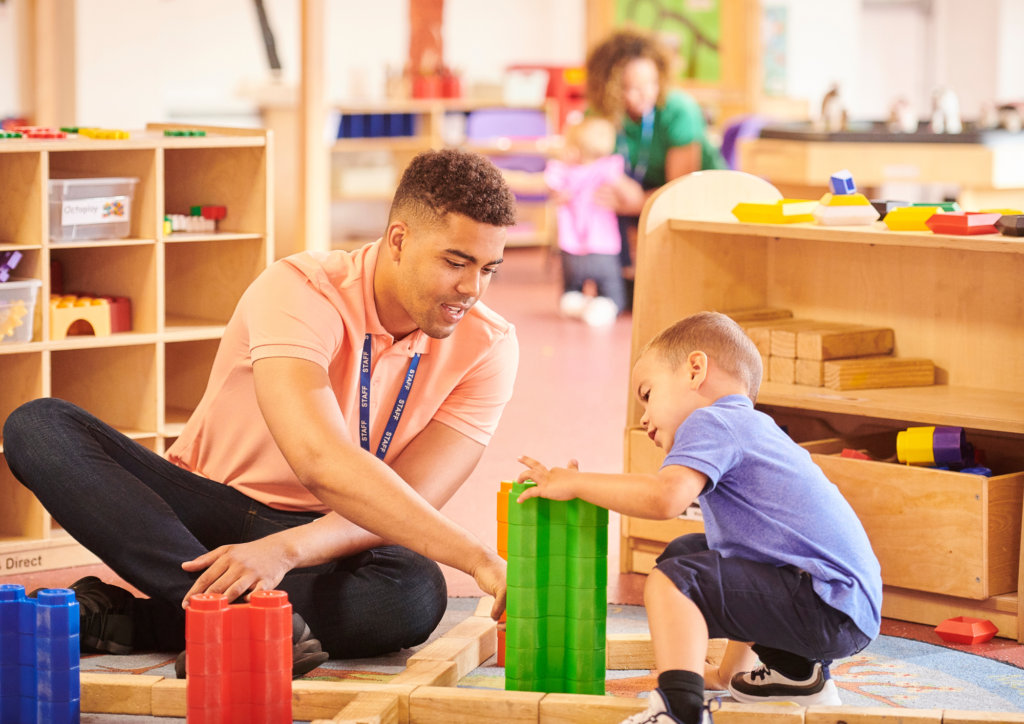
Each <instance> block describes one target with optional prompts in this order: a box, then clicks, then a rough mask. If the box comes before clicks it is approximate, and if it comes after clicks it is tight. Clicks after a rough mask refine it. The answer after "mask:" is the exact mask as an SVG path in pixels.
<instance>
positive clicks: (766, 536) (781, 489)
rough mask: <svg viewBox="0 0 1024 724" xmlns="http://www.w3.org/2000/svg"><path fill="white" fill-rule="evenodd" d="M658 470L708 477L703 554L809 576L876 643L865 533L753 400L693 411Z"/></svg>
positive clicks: (727, 400)
mask: <svg viewBox="0 0 1024 724" xmlns="http://www.w3.org/2000/svg"><path fill="white" fill-rule="evenodd" d="M664 465H685V466H686V467H688V468H693V469H694V470H697V471H699V472H702V473H704V474H705V475H707V476H708V481H709V482H708V484H707V485H706V486H705V488H704V491H703V492H702V493H701V494H700V505H701V510H702V511H703V513H704V528H705V532H706V534H707V538H708V547H710V548H711V549H712V550H716V551H718V552H719V553H721V554H722V556H723V557H725V558H732V557H736V558H746V559H747V560H751V561H760V562H762V563H770V564H772V565H774V566H783V565H792V566H796V567H797V568H800V569H802V570H804V571H807V572H808V573H809V574H810V575H811V578H812V579H813V585H814V591H815V593H817V594H818V595H819V596H820V597H821V599H822V600H823V601H825V603H827V604H828V605H830V606H832V607H833V608H836V609H838V610H840V611H842V612H843V613H845V614H846V615H847V616H849V617H850V618H851V619H852V620H853V622H854V623H855V624H856V625H857V628H859V629H860V630H861V631H862V632H863V633H864V634H865V635H866V636H869V637H870V638H875V637H876V636H878V632H879V627H880V625H881V608H882V574H881V567H880V566H879V565H878V559H877V558H876V557H875V553H874V551H873V550H872V549H871V544H870V543H869V542H868V537H867V534H866V533H865V532H864V527H863V526H862V525H861V523H860V520H858V519H857V516H856V514H855V513H854V512H853V509H852V508H851V507H850V504H849V503H847V502H846V499H845V498H844V497H843V496H842V494H841V493H840V492H839V489H838V488H837V487H836V486H835V485H833V484H832V483H831V482H830V481H829V480H828V478H826V477H825V474H824V473H823V472H822V471H821V468H819V467H818V466H817V465H815V464H814V461H812V460H811V456H810V454H809V453H808V452H807V451H806V450H804V449H803V448H802V447H800V446H799V445H797V444H796V443H795V442H793V441H792V440H791V439H790V438H789V436H788V435H786V433H784V432H783V431H782V429H781V428H779V426H778V425H776V424H775V421H774V420H772V418H770V417H769V416H768V415H765V414H764V413H762V412H757V411H756V410H754V406H753V403H752V402H751V401H750V398H748V397H746V396H744V395H729V396H727V397H723V398H721V399H719V400H716V401H715V403H714V404H713V405H711V406H710V407H703V408H700V409H699V410H696V411H695V412H693V413H692V414H691V415H690V416H689V417H688V418H687V419H686V420H685V421H683V424H682V425H680V426H679V429H678V430H677V431H676V438H675V442H674V444H673V445H672V450H671V451H670V452H669V454H668V456H667V457H666V458H665V462H664Z"/></svg>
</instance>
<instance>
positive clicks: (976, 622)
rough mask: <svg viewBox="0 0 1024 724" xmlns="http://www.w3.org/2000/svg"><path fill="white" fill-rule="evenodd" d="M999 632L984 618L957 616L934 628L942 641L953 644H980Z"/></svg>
mask: <svg viewBox="0 0 1024 724" xmlns="http://www.w3.org/2000/svg"><path fill="white" fill-rule="evenodd" d="M998 632H999V629H998V628H996V625H995V624H994V623H992V622H991V621H989V620H988V619H985V618H970V617H968V616H957V617H956V618H947V619H946V620H945V621H943V622H942V623H940V624H939V625H938V626H936V627H935V633H936V634H938V636H939V638H940V639H942V640H943V641H948V642H950V643H953V644H968V645H971V646H973V645H974V644H981V643H984V642H986V641H988V640H989V639H991V638H992V637H993V636H995V635H996V634H997V633H998Z"/></svg>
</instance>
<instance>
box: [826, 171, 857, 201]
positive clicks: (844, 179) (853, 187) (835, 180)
mask: <svg viewBox="0 0 1024 724" xmlns="http://www.w3.org/2000/svg"><path fill="white" fill-rule="evenodd" d="M829 186H830V187H831V189H832V193H833V194H835V195H837V196H846V195H848V194H855V193H857V184H855V183H854V182H853V174H852V173H850V172H849V171H847V170H846V169H843V170H842V171H840V172H839V173H834V174H832V177H831V178H830V179H829Z"/></svg>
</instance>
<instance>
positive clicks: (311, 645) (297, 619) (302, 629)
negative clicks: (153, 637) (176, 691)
mask: <svg viewBox="0 0 1024 724" xmlns="http://www.w3.org/2000/svg"><path fill="white" fill-rule="evenodd" d="M329 658H330V654H328V653H326V652H325V651H324V650H323V649H321V647H320V642H319V641H317V640H316V639H315V638H313V632H312V631H310V630H309V626H308V625H307V624H306V622H305V621H303V620H302V616H300V615H299V614H297V613H293V614H292V678H293V679H298V678H299V677H300V676H305V675H306V674H308V673H309V672H310V671H312V670H313V669H315V668H316V667H318V666H319V665H320V664H322V663H324V662H325V661H327V659H329ZM174 673H175V675H176V676H177V677H178V678H179V679H184V678H185V677H186V669H185V652H184V651H182V652H181V653H180V654H178V659H177V660H176V661H175V662H174Z"/></svg>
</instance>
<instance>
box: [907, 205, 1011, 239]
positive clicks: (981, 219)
mask: <svg viewBox="0 0 1024 724" xmlns="http://www.w3.org/2000/svg"><path fill="white" fill-rule="evenodd" d="M1001 218H1002V217H1001V216H1000V215H999V214H983V213H980V212H975V211H957V212H955V213H952V214H935V215H934V216H932V217H931V218H930V219H928V221H926V222H925V225H926V226H927V227H928V228H929V229H931V230H932V232H934V233H936V234H952V235H954V236H975V235H977V234H995V233H996V231H997V230H996V222H997V221H999V219H1001Z"/></svg>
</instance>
